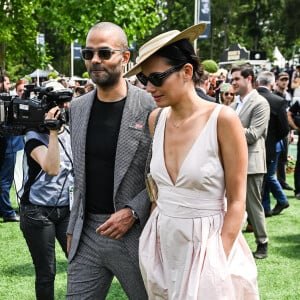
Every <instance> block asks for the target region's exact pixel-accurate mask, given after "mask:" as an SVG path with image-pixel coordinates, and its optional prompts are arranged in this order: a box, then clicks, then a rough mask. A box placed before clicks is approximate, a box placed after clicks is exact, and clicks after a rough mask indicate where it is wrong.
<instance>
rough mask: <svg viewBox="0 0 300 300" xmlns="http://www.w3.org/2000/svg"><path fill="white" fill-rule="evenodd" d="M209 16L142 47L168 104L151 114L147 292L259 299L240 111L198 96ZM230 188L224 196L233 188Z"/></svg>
mask: <svg viewBox="0 0 300 300" xmlns="http://www.w3.org/2000/svg"><path fill="white" fill-rule="evenodd" d="M204 28H205V25H204V24H198V25H195V26H192V27H190V28H188V29H186V30H184V31H183V32H179V31H177V30H173V31H170V32H166V33H164V34H161V35H159V36H157V37H155V38H153V39H152V40H150V41H149V42H147V43H146V44H145V45H144V46H142V47H141V49H140V51H139V60H138V64H136V65H135V66H134V67H133V68H132V69H131V70H130V71H129V72H128V73H127V74H126V76H131V75H133V74H137V78H138V79H139V80H140V81H141V82H142V84H143V85H145V86H146V89H147V91H148V92H150V93H151V94H152V96H153V98H154V100H155V101H156V103H157V105H158V106H159V107H160V108H164V109H163V110H162V111H161V114H160V115H159V118H158V122H157V126H156V128H155V133H154V124H155V122H156V118H157V116H158V111H159V110H160V109H157V110H155V111H153V112H152V113H151V115H150V117H149V127H150V132H151V133H152V134H153V133H154V137H153V147H152V152H153V154H152V160H151V164H150V171H151V175H152V176H153V178H154V180H155V182H156V183H157V186H158V199H157V202H156V203H154V204H153V211H152V213H151V216H150V218H149V220H148V222H147V224H146V226H145V228H144V230H143V233H142V235H141V238H140V248H139V250H140V252H139V253H140V267H141V271H142V275H143V279H144V283H145V286H146V289H147V292H148V296H149V299H151V300H152V299H169V300H170V299H172V300H188V299H193V300H196V299H203V300H209V299H212V300H218V299H222V300H223V299H228V300H234V299H243V300H246V299H249V300H250V299H251V300H252V299H259V295H258V288H257V269H256V265H255V262H254V259H253V256H252V253H251V251H250V249H249V247H248V245H247V243H246V241H245V239H244V237H243V235H242V233H241V227H242V223H243V218H244V215H245V198H246V197H245V196H246V176H247V159H248V158H247V144H246V140H245V134H244V132H243V128H242V125H241V123H240V120H239V119H238V117H237V115H236V113H235V112H234V111H233V110H232V109H231V108H230V107H226V106H224V105H221V104H216V103H212V102H208V101H205V100H203V99H201V98H199V97H198V96H197V93H196V91H195V85H194V82H195V81H196V79H198V78H199V77H200V76H201V74H202V70H201V68H200V65H199V59H198V57H197V56H196V54H195V52H194V49H193V46H192V44H191V42H192V41H193V40H194V39H196V38H197V37H198V36H199V35H200V34H201V32H202V31H203V30H204ZM225 193H226V197H225Z"/></svg>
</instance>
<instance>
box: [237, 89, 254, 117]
mask: <svg viewBox="0 0 300 300" xmlns="http://www.w3.org/2000/svg"><path fill="white" fill-rule="evenodd" d="M254 91H255V90H253V91H251V92H250V93H249V94H247V95H246V96H245V97H244V98H243V100H241V97H240V96H239V95H238V96H236V107H235V111H236V113H237V114H238V115H239V114H240V112H241V110H242V108H243V106H244V105H245V103H246V102H247V101H248V100H249V99H250V98H251V95H252V93H253V92H254Z"/></svg>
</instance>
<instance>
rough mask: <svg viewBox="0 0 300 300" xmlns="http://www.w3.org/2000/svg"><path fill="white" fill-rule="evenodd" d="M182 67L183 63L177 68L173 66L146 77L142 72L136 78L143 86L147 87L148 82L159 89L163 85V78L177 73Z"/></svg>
mask: <svg viewBox="0 0 300 300" xmlns="http://www.w3.org/2000/svg"><path fill="white" fill-rule="evenodd" d="M184 65H185V63H184V64H180V65H178V66H174V67H172V68H170V69H168V70H166V71H164V72H161V73H159V72H155V73H151V74H150V75H149V76H148V77H147V76H146V75H144V74H143V73H142V72H140V73H139V74H137V75H136V77H137V79H138V80H139V81H140V82H141V83H142V84H143V85H145V86H146V85H147V82H148V81H150V82H151V83H152V84H153V85H155V86H157V87H160V86H162V85H163V81H164V79H165V78H167V77H168V76H169V75H171V74H172V73H174V72H177V71H179V70H180V69H181V68H182V67H183V66H184Z"/></svg>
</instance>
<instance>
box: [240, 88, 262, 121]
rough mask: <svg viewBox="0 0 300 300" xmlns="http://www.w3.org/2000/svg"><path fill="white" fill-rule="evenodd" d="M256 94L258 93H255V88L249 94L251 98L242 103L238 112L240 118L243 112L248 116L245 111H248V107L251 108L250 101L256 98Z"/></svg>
mask: <svg viewBox="0 0 300 300" xmlns="http://www.w3.org/2000/svg"><path fill="white" fill-rule="evenodd" d="M256 95H258V94H257V91H256V90H255V91H254V92H253V94H252V95H251V98H249V99H248V100H247V101H246V103H245V104H244V106H243V108H242V110H241V111H240V113H239V116H240V118H242V117H243V115H244V114H246V115H247V116H248V112H247V111H248V109H249V108H250V109H251V107H252V103H253V101H254V100H255V99H256Z"/></svg>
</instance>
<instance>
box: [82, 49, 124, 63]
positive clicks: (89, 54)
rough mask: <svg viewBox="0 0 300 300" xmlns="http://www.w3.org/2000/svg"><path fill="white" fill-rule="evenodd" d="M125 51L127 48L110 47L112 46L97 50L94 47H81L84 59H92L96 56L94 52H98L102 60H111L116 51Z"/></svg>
mask: <svg viewBox="0 0 300 300" xmlns="http://www.w3.org/2000/svg"><path fill="white" fill-rule="evenodd" d="M117 51H119V52H124V51H125V50H121V49H110V48H101V49H97V50H93V49H86V48H85V49H81V51H80V52H81V56H82V58H83V59H84V60H91V59H92V58H93V57H94V54H95V53H97V55H98V57H99V58H100V59H101V60H109V59H110V58H111V56H112V54H113V53H114V52H117Z"/></svg>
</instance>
